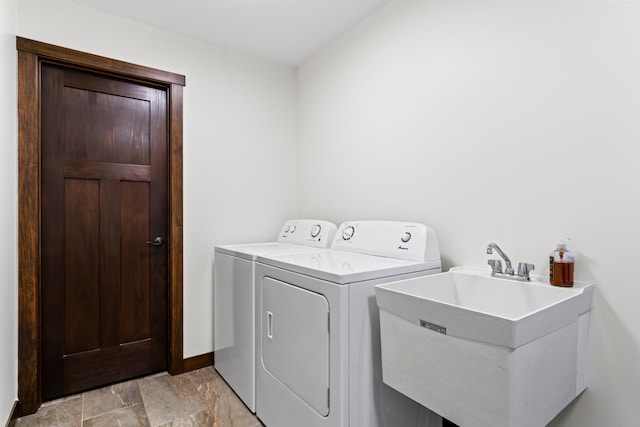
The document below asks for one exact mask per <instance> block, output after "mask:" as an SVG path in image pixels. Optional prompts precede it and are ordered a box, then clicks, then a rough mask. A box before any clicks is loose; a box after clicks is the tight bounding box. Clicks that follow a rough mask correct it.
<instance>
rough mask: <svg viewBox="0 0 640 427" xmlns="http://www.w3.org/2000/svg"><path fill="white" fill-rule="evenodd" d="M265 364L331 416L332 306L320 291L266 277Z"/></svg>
mask: <svg viewBox="0 0 640 427" xmlns="http://www.w3.org/2000/svg"><path fill="white" fill-rule="evenodd" d="M260 315H261V316H262V322H261V324H262V331H261V340H262V363H263V365H264V367H265V369H266V370H267V371H268V372H269V373H271V375H273V376H274V377H275V378H277V379H278V380H279V381H280V382H282V383H283V384H284V385H285V386H286V387H287V388H288V389H289V390H291V391H292V392H293V393H295V394H296V395H298V396H299V397H300V398H301V399H302V400H304V401H305V402H306V403H307V404H308V405H309V406H310V407H312V408H313V409H314V410H315V411H316V412H317V413H318V414H319V415H321V416H323V417H326V416H327V415H328V414H329V303H328V302H327V299H326V298H325V297H324V296H323V295H321V294H318V293H315V292H311V291H308V290H306V289H302V288H300V287H297V286H293V285H290V284H288V283H285V282H282V281H279V280H275V279H272V278H270V277H265V278H264V279H263V281H262V307H261V310H260Z"/></svg>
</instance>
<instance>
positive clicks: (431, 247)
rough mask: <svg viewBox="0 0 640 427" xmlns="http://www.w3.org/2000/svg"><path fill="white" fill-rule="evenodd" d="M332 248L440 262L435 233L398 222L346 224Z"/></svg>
mask: <svg viewBox="0 0 640 427" xmlns="http://www.w3.org/2000/svg"><path fill="white" fill-rule="evenodd" d="M331 249H336V250H342V251H349V252H357V253H363V254H369V255H378V256H384V257H390V258H399V259H405V260H411V261H432V260H439V259H440V250H439V248H438V240H437V238H436V234H435V232H434V231H433V230H432V229H431V228H429V227H427V226H426V225H424V224H418V223H413V222H397V221H347V222H345V223H343V224H342V225H340V227H339V228H338V231H337V232H336V234H335V237H334V239H333V242H332V243H331Z"/></svg>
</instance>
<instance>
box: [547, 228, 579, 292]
mask: <svg viewBox="0 0 640 427" xmlns="http://www.w3.org/2000/svg"><path fill="white" fill-rule="evenodd" d="M574 266H575V256H574V255H573V253H572V252H570V251H569V250H568V249H567V241H566V240H565V239H560V241H559V242H558V244H557V247H556V250H554V251H553V252H552V253H551V255H549V283H551V284H552V285H553V286H562V287H564V288H570V287H572V286H573V269H574Z"/></svg>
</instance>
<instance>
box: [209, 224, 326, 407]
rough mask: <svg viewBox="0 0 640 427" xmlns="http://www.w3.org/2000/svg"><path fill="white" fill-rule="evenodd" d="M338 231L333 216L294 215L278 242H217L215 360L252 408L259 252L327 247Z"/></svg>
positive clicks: (221, 371) (230, 384) (253, 401)
mask: <svg viewBox="0 0 640 427" xmlns="http://www.w3.org/2000/svg"><path fill="white" fill-rule="evenodd" d="M335 232H336V226H335V224H333V223H331V222H328V221H319V220H307V219H300V220H291V221H287V222H286V223H285V224H284V225H283V226H282V230H281V231H280V234H279V235H278V239H277V241H276V242H271V243H255V244H240V245H227V246H216V247H215V251H214V286H213V298H214V304H213V306H214V308H213V309H214V316H213V317H214V327H213V334H214V336H213V343H214V356H213V357H214V359H213V360H214V362H213V364H214V367H215V369H216V370H217V371H218V373H219V374H220V375H221V376H222V377H223V378H224V379H225V381H226V382H227V383H228V384H229V386H230V387H231V388H232V389H233V390H234V391H235V392H236V394H237V395H238V396H239V397H240V399H242V401H243V402H244V403H245V405H247V407H248V408H249V409H250V410H251V411H252V412H255V410H256V404H255V401H256V397H255V396H256V386H255V384H256V383H255V366H256V363H255V354H256V352H255V297H254V267H255V260H256V257H257V256H258V255H267V254H270V255H276V254H288V253H299V252H304V251H315V250H317V249H318V248H326V247H328V246H329V245H330V244H331V241H332V238H333V236H334V234H335Z"/></svg>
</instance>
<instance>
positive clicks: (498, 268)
mask: <svg viewBox="0 0 640 427" xmlns="http://www.w3.org/2000/svg"><path fill="white" fill-rule="evenodd" d="M487 264H489V265H490V266H491V275H492V276H493V275H494V274H496V273H502V261H500V260H499V259H490V260H488V261H487Z"/></svg>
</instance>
